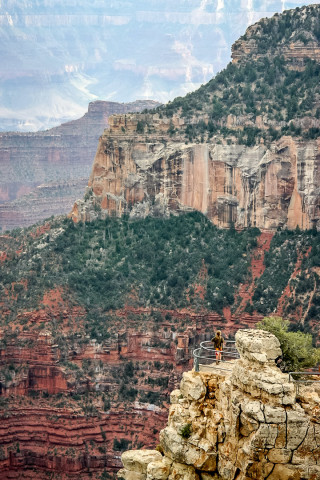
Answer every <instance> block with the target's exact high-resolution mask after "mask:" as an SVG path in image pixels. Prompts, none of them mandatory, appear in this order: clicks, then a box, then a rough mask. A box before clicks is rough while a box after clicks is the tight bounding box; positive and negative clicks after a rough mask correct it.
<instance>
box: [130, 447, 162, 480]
mask: <svg viewBox="0 0 320 480" xmlns="http://www.w3.org/2000/svg"><path fill="white" fill-rule="evenodd" d="M161 459H162V455H161V453H160V452H158V451H157V450H128V451H127V452H124V453H123V454H122V455H121V460H122V463H123V466H124V468H125V469H126V470H129V471H131V472H137V473H143V474H145V475H146V474H147V466H148V464H149V463H150V462H156V461H159V460H161ZM126 480H127V479H126ZM137 480H138V479H137Z"/></svg>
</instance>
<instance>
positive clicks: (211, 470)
mask: <svg viewBox="0 0 320 480" xmlns="http://www.w3.org/2000/svg"><path fill="white" fill-rule="evenodd" d="M236 345H237V348H238V351H239V353H240V359H239V360H237V361H235V362H234V365H232V366H231V365H230V367H228V365H227V364H224V365H223V368H221V369H219V368H217V367H213V368H211V372H210V373H208V367H207V372H206V371H200V372H195V371H189V372H186V373H184V374H183V379H182V381H181V385H180V389H179V390H175V391H173V392H172V393H171V407H170V411H169V417H168V426H167V427H166V428H165V429H164V430H162V431H161V432H160V445H159V449H158V451H144V450H138V451H128V452H125V453H124V454H123V455H122V462H123V466H124V468H123V469H121V470H120V471H119V472H118V478H119V479H120V478H122V479H124V480H133V479H134V480H166V479H168V480H178V479H182V478H183V479H187V480H200V479H201V480H209V479H215V480H234V479H237V480H245V479H248V480H249V479H255V480H262V479H265V478H268V479H269V480H280V479H281V480H302V479H304V480H307V479H308V480H309V479H310V480H311V479H312V480H316V479H319V478H320V464H319V458H320V455H319V454H320V450H319V445H320V422H319V405H320V387H319V384H316V383H313V384H310V385H308V386H306V385H303V386H299V389H298V388H297V385H295V384H294V383H292V382H290V380H289V376H288V375H287V374H283V373H281V371H280V370H279V369H278V368H277V366H276V364H275V359H276V358H277V357H278V356H280V355H281V349H280V347H279V341H278V340H277V338H276V337H275V336H274V335H272V334H270V333H268V332H264V331H253V330H239V331H238V333H237V334H236ZM204 370H206V369H205V368H204ZM160 452H162V454H161V453H160Z"/></svg>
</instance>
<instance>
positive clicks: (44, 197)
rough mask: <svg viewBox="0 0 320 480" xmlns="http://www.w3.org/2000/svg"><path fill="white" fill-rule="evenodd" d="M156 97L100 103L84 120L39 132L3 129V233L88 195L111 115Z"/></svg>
mask: <svg viewBox="0 0 320 480" xmlns="http://www.w3.org/2000/svg"><path fill="white" fill-rule="evenodd" d="M157 105H159V104H158V103H156V102H153V101H142V100H141V101H136V102H132V103H126V104H124V103H116V102H104V101H96V102H92V103H90V104H89V108H88V113H86V114H85V115H84V116H83V117H82V118H80V119H79V120H74V121H71V122H67V123H64V124H63V125H60V126H59V127H55V128H52V129H50V130H47V131H44V132H37V133H17V132H15V133H14V132H10V133H0V231H1V229H2V230H6V229H11V228H15V227H21V226H28V225H32V224H33V223H35V222H37V221H39V220H42V219H44V218H48V217H50V216H51V215H57V214H61V213H67V212H68V211H70V208H71V207H72V204H73V202H74V199H75V198H77V197H78V196H80V195H83V192H84V190H85V186H86V184H87V179H88V176H89V173H90V167H91V165H92V160H93V158H94V155H95V152H96V148H97V141H98V139H99V135H101V132H103V130H104V128H106V127H107V125H108V118H109V116H110V115H112V114H117V113H119V114H120V113H125V112H139V111H141V110H143V109H145V108H153V107H155V106H157Z"/></svg>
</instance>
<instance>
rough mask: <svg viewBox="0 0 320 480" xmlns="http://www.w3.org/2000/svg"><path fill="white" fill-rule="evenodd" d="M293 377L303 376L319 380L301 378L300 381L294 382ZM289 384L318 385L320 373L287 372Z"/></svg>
mask: <svg viewBox="0 0 320 480" xmlns="http://www.w3.org/2000/svg"><path fill="white" fill-rule="evenodd" d="M293 375H300V376H301V375H304V376H306V377H308V376H309V377H310V376H312V377H319V380H314V379H312V378H311V379H310V380H309V379H304V378H302V379H301V380H296V379H295V378H294V377H293ZM289 382H293V383H305V384H307V383H320V372H289Z"/></svg>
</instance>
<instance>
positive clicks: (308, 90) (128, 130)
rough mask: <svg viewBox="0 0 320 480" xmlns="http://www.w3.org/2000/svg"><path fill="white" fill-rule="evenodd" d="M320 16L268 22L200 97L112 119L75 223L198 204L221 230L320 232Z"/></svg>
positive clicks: (315, 12) (299, 13)
mask: <svg viewBox="0 0 320 480" xmlns="http://www.w3.org/2000/svg"><path fill="white" fill-rule="evenodd" d="M319 19H320V9H319V5H313V6H310V7H302V8H299V9H296V10H290V11H288V12H284V13H283V14H282V15H275V16H274V17H273V18H272V19H262V20H261V21H260V22H258V23H257V24H255V25H253V26H251V27H249V28H248V30H247V32H246V34H245V35H244V36H242V37H241V38H240V39H239V40H238V41H237V42H236V43H235V44H234V46H233V63H232V64H229V65H228V67H227V68H226V69H225V70H224V71H222V72H220V73H219V74H218V75H217V76H216V77H215V78H213V79H212V80H211V81H210V82H209V83H208V84H206V85H203V86H202V87H201V88H200V89H199V90H197V91H196V92H193V93H190V94H188V95H187V96H186V97H184V98H181V97H179V98H177V99H175V100H174V101H173V102H171V103H169V104H167V105H165V106H163V107H160V108H158V109H156V110H155V111H154V112H153V114H148V115H144V114H136V115H119V116H114V117H112V120H111V128H110V130H109V131H105V133H104V135H103V136H102V137H101V139H100V143H99V146H98V151H97V154H96V157H95V160H94V164H93V169H92V173H91V176H90V180H89V184H88V187H89V189H88V191H87V194H86V196H85V200H84V201H77V202H76V204H75V206H74V209H73V212H72V217H73V218H74V220H75V221H79V220H85V219H88V220H90V219H93V218H95V217H97V216H99V215H102V217H103V216H106V215H114V214H115V215H122V214H123V213H130V215H131V216H132V217H135V216H146V215H148V214H151V215H168V214H169V212H182V211H187V210H189V209H195V210H199V211H201V212H202V213H204V214H205V215H207V216H208V217H209V218H210V219H211V220H212V221H213V222H214V223H215V224H216V225H219V226H221V227H228V226H230V224H235V225H236V226H237V227H239V228H243V227H247V226H257V227H259V228H261V229H267V230H269V229H277V228H278V227H285V228H289V229H294V228H295V227H296V226H299V227H300V228H302V229H309V228H312V227H316V228H318V229H319V228H320V222H319V202H320V198H319V192H320V191H319V187H320V183H319V182H320V181H319V175H318V170H319V159H320V154H319V135H320V103H319V99H320V91H319V81H318V80H319V73H320V69H319V68H320V67H319V60H320V34H319V29H318V24H319ZM100 210H101V213H100Z"/></svg>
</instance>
